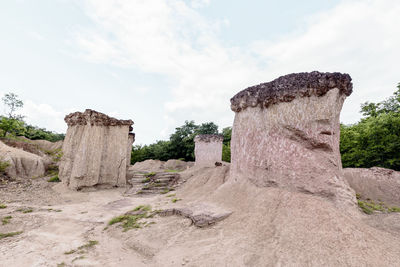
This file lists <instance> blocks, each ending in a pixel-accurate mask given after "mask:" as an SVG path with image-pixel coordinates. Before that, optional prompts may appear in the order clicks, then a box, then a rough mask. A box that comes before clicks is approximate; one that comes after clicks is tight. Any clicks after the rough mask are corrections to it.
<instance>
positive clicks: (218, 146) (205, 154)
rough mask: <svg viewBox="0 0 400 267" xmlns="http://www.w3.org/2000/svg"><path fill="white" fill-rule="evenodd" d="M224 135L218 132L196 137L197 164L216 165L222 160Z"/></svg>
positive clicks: (195, 153) (195, 152)
mask: <svg viewBox="0 0 400 267" xmlns="http://www.w3.org/2000/svg"><path fill="white" fill-rule="evenodd" d="M223 141H224V137H223V136H222V135H218V134H201V135H197V136H196V137H195V138H194V143H195V148H194V155H195V165H196V166H210V167H211V166H215V162H221V161H222V142H223Z"/></svg>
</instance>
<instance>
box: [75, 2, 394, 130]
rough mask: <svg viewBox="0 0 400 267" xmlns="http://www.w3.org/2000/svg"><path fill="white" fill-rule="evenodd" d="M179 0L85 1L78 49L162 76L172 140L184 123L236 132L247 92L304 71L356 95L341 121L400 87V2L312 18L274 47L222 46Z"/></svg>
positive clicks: (348, 7)
mask: <svg viewBox="0 0 400 267" xmlns="http://www.w3.org/2000/svg"><path fill="white" fill-rule="evenodd" d="M199 3H202V4H207V3H208V1H192V2H190V5H191V6H189V5H188V4H186V3H185V2H183V1H180V0H171V1H162V0H147V1H139V0H138V1H124V0H118V1H113V2H111V1H106V0H96V1H95V0H89V1H87V5H86V11H87V13H88V15H89V16H90V17H91V18H92V20H93V21H94V22H95V24H96V28H93V29H85V30H84V31H82V32H80V33H78V34H77V35H76V40H77V42H78V44H79V45H80V47H81V48H82V49H83V50H84V51H85V57H86V59H88V60H91V61H93V62H101V63H107V64H115V65H118V66H120V67H127V66H134V67H136V68H139V69H140V70H141V71H145V72H151V73H157V74H162V75H165V76H167V77H168V78H169V80H170V81H171V83H169V85H168V86H169V87H168V88H169V89H170V90H171V93H172V96H173V98H172V99H170V100H168V101H166V103H165V110H166V114H165V116H166V118H165V121H166V122H167V123H168V130H166V129H164V130H163V132H162V134H163V135H164V136H165V135H167V133H168V132H171V131H172V130H173V128H174V127H175V126H176V123H178V124H180V123H183V121H184V120H185V119H194V120H196V121H197V122H204V121H214V122H216V123H217V124H219V125H221V126H226V125H229V124H231V123H232V118H233V112H231V111H230V108H229V105H230V104H229V99H230V97H232V96H233V95H234V94H235V93H237V92H238V91H240V90H242V89H244V88H246V87H247V86H250V85H254V84H257V83H260V82H266V81H269V80H271V79H274V78H276V77H278V76H280V75H284V74H287V73H291V72H302V71H312V70H321V71H340V72H348V73H350V74H351V75H352V77H353V81H354V85H355V87H354V89H355V90H354V93H353V95H352V96H351V97H350V98H349V99H348V100H347V104H346V105H345V107H344V111H343V113H342V119H343V120H344V121H345V122H355V121H356V120H357V119H358V118H359V114H358V111H359V104H360V103H361V102H363V101H366V100H372V101H379V100H381V99H382V98H384V97H387V96H389V95H390V94H391V93H392V92H393V91H394V89H395V85H396V84H397V82H398V81H399V79H400V77H399V76H398V71H396V70H397V69H398V68H396V64H398V62H400V50H399V49H398V47H400V35H399V34H398V25H400V16H398V14H400V2H398V1H397V0H364V1H361V0H360V1H358V0H354V1H350V0H348V1H343V2H341V3H340V4H339V5H338V6H336V7H335V8H334V9H332V10H329V11H327V12H323V13H319V14H317V15H315V16H313V17H312V18H310V20H309V22H308V24H306V25H299V28H298V29H296V30H295V31H293V32H292V33H291V34H290V35H286V36H283V37H282V38H281V39H279V40H262V39H261V40H259V41H257V42H253V43H251V44H250V45H249V46H248V47H227V46H226V45H224V44H223V43H222V41H221V40H219V39H218V37H217V36H218V31H219V30H220V29H221V25H223V24H224V23H223V22H224V20H221V21H210V20H207V19H206V18H204V17H202V16H201V15H200V13H199V12H198V11H197V10H196V9H194V7H196V8H197V6H196V5H198V4H199Z"/></svg>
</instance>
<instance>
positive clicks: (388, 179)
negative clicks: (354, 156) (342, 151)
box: [343, 167, 400, 206]
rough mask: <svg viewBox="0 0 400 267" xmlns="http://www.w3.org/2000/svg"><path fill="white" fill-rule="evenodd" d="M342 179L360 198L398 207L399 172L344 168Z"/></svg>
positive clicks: (381, 169)
mask: <svg viewBox="0 0 400 267" xmlns="http://www.w3.org/2000/svg"><path fill="white" fill-rule="evenodd" d="M343 173H344V177H345V178H346V179H347V181H348V182H349V184H350V186H351V188H353V189H354V191H356V193H358V194H360V195H361V197H362V198H364V199H366V198H370V199H372V200H374V201H383V202H384V203H385V204H387V205H395V206H400V172H398V171H394V170H391V169H385V168H379V167H373V168H370V169H364V168H345V169H343Z"/></svg>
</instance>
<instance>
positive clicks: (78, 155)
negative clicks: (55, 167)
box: [59, 109, 134, 189]
mask: <svg viewBox="0 0 400 267" xmlns="http://www.w3.org/2000/svg"><path fill="white" fill-rule="evenodd" d="M65 122H66V123H67V124H68V130H67V134H66V136H65V140H64V144H63V148H62V150H63V157H62V159H61V163H60V174H59V176H60V179H61V180H62V181H63V182H64V183H66V184H67V185H68V186H69V187H70V188H71V189H81V188H84V187H91V186H99V185H101V186H125V184H126V171H127V166H129V162H130V153H127V151H128V150H130V148H131V147H132V143H133V140H134V136H133V135H130V134H129V132H130V131H131V130H132V126H131V125H132V124H133V121H131V120H117V119H115V118H111V117H109V116H107V115H105V114H103V113H100V112H97V111H94V110H89V109H87V110H86V111H85V112H84V113H81V112H75V113H71V114H69V115H67V116H66V117H65Z"/></svg>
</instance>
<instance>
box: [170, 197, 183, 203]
mask: <svg viewBox="0 0 400 267" xmlns="http://www.w3.org/2000/svg"><path fill="white" fill-rule="evenodd" d="M179 200H182V199H181V198H173V199H171V202H172V203H176V202H177V201H179Z"/></svg>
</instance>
